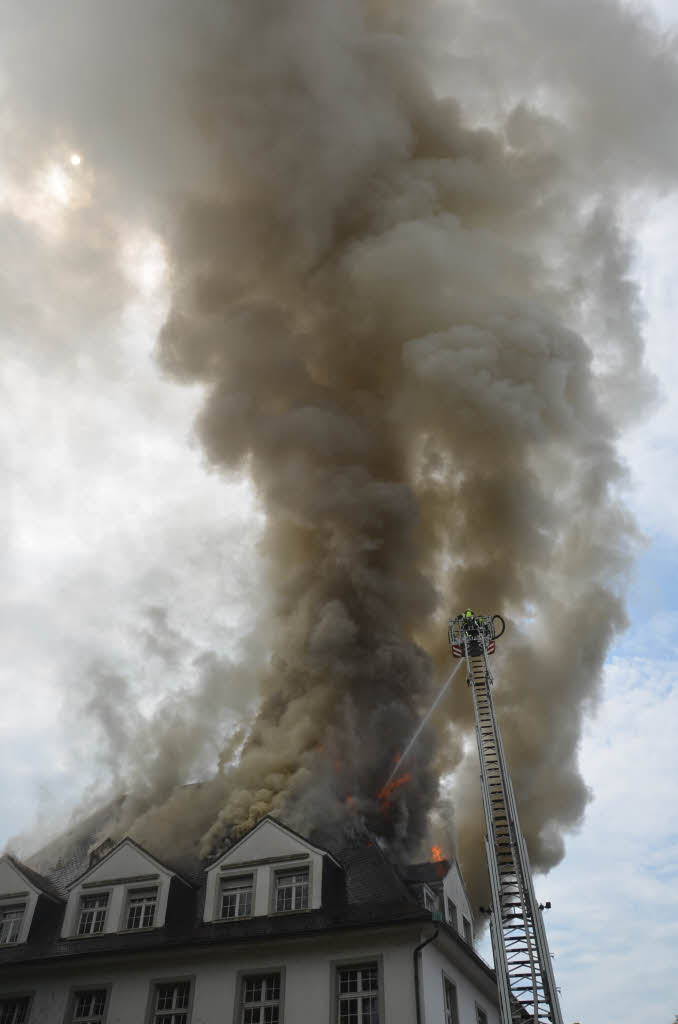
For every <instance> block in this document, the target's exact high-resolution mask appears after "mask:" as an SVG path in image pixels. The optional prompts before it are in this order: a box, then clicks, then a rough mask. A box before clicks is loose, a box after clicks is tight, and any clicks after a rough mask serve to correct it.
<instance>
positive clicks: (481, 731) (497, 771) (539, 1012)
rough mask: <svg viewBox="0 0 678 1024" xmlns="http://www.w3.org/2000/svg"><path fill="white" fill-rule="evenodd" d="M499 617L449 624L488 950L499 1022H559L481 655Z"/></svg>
mask: <svg viewBox="0 0 678 1024" xmlns="http://www.w3.org/2000/svg"><path fill="white" fill-rule="evenodd" d="M496 619H499V621H500V622H501V626H502V629H501V633H503V625H504V624H503V620H502V619H501V618H500V617H499V616H493V617H492V618H489V617H488V616H471V615H468V614H467V615H466V616H461V615H460V616H458V617H457V618H456V619H453V620H451V622H450V644H451V646H452V652H453V654H454V655H455V657H463V658H465V659H466V665H467V669H468V676H467V681H468V684H469V686H470V687H471V691H472V693H473V707H474V710H475V719H476V738H477V740H478V754H479V756H480V777H481V784H482V790H483V806H484V810H485V822H486V826H487V834H486V836H485V847H486V852H487V864H488V868H489V874H490V885H491V889H492V917H491V934H492V951H493V953H494V964H495V970H496V973H497V984H498V987H499V1001H500V1005H501V1015H502V1024H518V1022H523V1024H527V1022H528V1021H530V1022H533V1024H563V1019H562V1015H561V1012H560V1005H559V1003H558V993H557V991H556V984H555V979H554V976H553V967H552V964H551V956H550V954H549V948H548V942H547V940H546V932H545V930H544V922H543V920H542V914H541V910H540V908H539V905H538V904H537V901H536V898H535V895H534V887H533V885H532V873H531V871H530V862H529V859H528V855H527V847H526V845H525V840H524V838H523V836H522V834H521V831H520V826H519V823H518V810H517V808H516V801H515V797H514V795H513V787H512V785H511V779H510V776H509V773H508V768H507V765H506V759H505V757H504V749H503V746H502V742H501V733H500V732H499V725H498V723H497V719H496V717H495V713H494V705H493V703H492V694H491V691H490V687H491V685H492V682H493V680H492V675H491V673H490V668H489V664H488V654H489V653H491V652H492V651H494V641H495V639H496V638H497V637H499V636H500V635H501V633H497V632H496V629H495V626H494V622H495V620H496Z"/></svg>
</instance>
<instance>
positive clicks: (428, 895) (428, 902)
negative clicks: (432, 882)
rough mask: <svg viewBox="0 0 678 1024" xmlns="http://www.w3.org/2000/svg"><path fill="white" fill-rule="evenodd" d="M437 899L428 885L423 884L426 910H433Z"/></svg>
mask: <svg viewBox="0 0 678 1024" xmlns="http://www.w3.org/2000/svg"><path fill="white" fill-rule="evenodd" d="M436 903H437V900H436V898H435V896H434V895H433V893H432V892H431V890H430V889H429V888H428V886H426V885H425V886H424V906H425V907H426V909H427V910H435V908H436Z"/></svg>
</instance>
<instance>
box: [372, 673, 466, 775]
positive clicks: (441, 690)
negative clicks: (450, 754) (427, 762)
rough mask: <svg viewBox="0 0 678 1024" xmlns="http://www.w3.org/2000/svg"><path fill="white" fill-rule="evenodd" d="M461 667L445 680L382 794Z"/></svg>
mask: <svg viewBox="0 0 678 1024" xmlns="http://www.w3.org/2000/svg"><path fill="white" fill-rule="evenodd" d="M460 667H461V662H459V663H458V664H457V665H455V666H454V668H453V669H452V671H451V672H450V674H449V676H448V677H447V679H446V680H445V682H444V683H443V685H442V686H441V687H440V690H439V692H438V696H437V697H436V699H435V700H434V701H433V704H431V707H430V708H429V709H428V711H427V712H426V714H425V716H424V717H423V718H422V720H421V722H420V723H419V725H418V726H417V728H416V729H415V730H414V732H413V733H412V737H411V739H410V740H409V742H408V744H407V746H406V747H405V749H404V750H403V752H402V754H401V755H400V757H399V758H398V760H397V761H396V763H395V765H394V766H393V771H392V772H391V774H390V775H389V777H388V778H387V780H386V782H385V783H384V785H383V787H382V790H381V791H382V793H383V792H384V790H385V789H386V787H387V786H388V785H389V783H390V782H391V780H392V779H394V778H395V777H396V775H397V774H398V772H399V771H400V766H401V765H402V764H403V762H404V761H406V760H407V757H408V755H409V753H410V751H411V750H412V747H413V746H414V744H415V743H416V742H417V740H418V739H419V736H420V734H421V731H422V729H423V728H424V726H425V725H426V723H427V722H428V721H429V720H430V718H431V715H432V714H433V712H434V711H435V709H436V708H437V707H438V705H439V704H440V702H441V700H442V699H443V697H444V696H445V694H446V693H447V691H448V690H449V688H450V686H451V684H452V680H453V679H454V677H455V676H456V674H457V671H458V669H459V668H460Z"/></svg>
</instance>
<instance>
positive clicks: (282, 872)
mask: <svg viewBox="0 0 678 1024" xmlns="http://www.w3.org/2000/svg"><path fill="white" fill-rule="evenodd" d="M294 875H300V876H301V875H303V876H304V880H303V881H302V880H299V881H294V882H292V883H291V884H289V885H286V886H284V888H285V889H291V892H292V899H291V902H292V906H291V907H282V908H279V906H278V903H279V900H278V894H279V893H280V891H281V887H280V881H281V879H285V878H291V877H292V876H294ZM271 888H272V897H273V906H272V910H271V912H272V913H273V914H294V913H299V912H300V911H302V910H308V909H309V908H310V906H311V902H312V901H311V866H310V864H304V865H303V866H301V867H292V868H277V869H276V870H275V871H274V872H273V885H272V887H271ZM304 888H305V890H306V899H305V902H304V903H303V905H302V906H295V905H294V904H295V903H296V901H297V890H301V891H302V892H303V890H304Z"/></svg>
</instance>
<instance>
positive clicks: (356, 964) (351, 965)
mask: <svg viewBox="0 0 678 1024" xmlns="http://www.w3.org/2000/svg"><path fill="white" fill-rule="evenodd" d="M332 967H333V980H332V1000H333V1004H334V1006H333V1011H332V1017H331V1020H332V1021H333V1022H334V1024H341V1007H342V1003H346V1002H348V1001H349V1000H353V999H356V1000H358V1002H359V1006H358V1019H359V1020H362V1017H363V1010H364V1006H363V999H370V1000H371V999H374V998H376V1000H377V1022H376V1024H383V1022H384V1020H385V1018H384V985H383V976H384V975H383V964H382V959H381V957H365V958H364V959H362V958H361V959H360V960H348V961H345V962H343V963H335V964H333V965H332ZM368 970H369V971H375V972H376V978H377V987H376V988H366V987H364V986H363V978H362V972H364V971H368ZM348 971H356V972H358V973H359V975H360V977H359V978H358V982H357V987H356V990H355V992H342V990H341V986H342V974H344V973H345V972H348Z"/></svg>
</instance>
